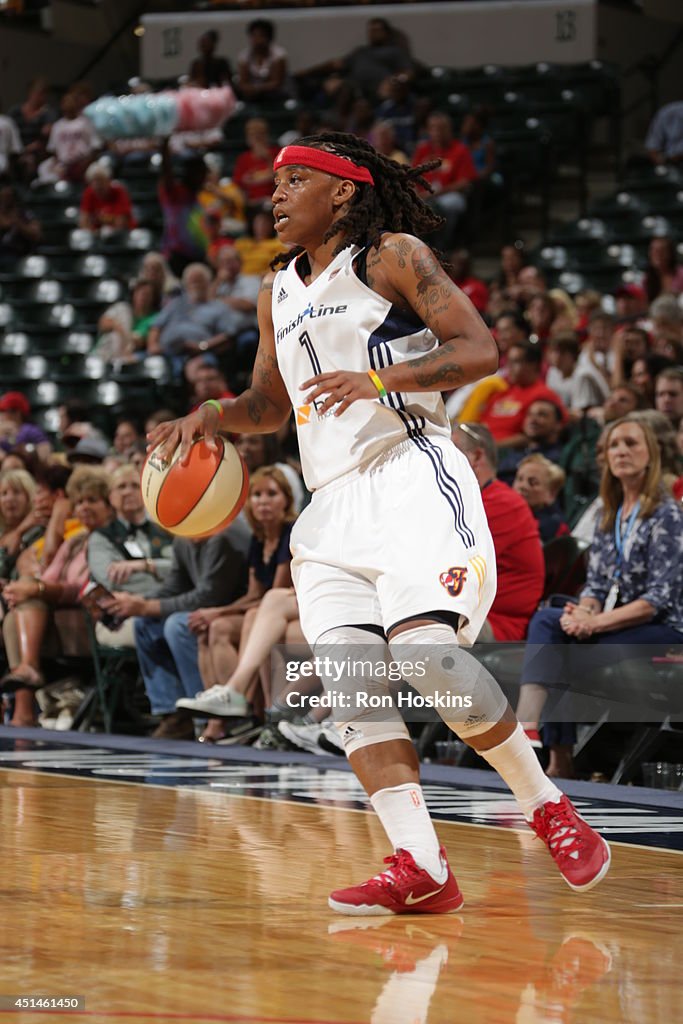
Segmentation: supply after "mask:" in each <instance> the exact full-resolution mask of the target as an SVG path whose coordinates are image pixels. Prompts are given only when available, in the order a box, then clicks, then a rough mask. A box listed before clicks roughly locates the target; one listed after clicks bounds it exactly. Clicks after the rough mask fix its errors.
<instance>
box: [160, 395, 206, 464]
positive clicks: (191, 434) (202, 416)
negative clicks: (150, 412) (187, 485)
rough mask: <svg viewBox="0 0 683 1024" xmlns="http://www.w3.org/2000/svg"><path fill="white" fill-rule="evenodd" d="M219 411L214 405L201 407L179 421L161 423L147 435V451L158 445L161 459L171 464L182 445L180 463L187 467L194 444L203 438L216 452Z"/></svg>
mask: <svg viewBox="0 0 683 1024" xmlns="http://www.w3.org/2000/svg"><path fill="white" fill-rule="evenodd" d="M219 419H220V417H219V415H218V410H217V409H215V408H214V407H213V406H212V405H200V407H199V408H198V409H195V411H194V412H191V413H189V415H187V416H183V417H181V418H180V419H178V420H170V421H169V422H168V423H159V424H158V426H156V427H154V429H153V430H150V432H149V434H148V435H147V450H148V451H152V450H153V449H154V448H156V447H157V445H161V447H160V449H159V458H160V459H163V461H164V462H170V461H171V459H172V458H173V453H174V452H175V450H176V448H177V447H178V445H180V462H181V464H182V465H187V463H188V461H189V458H190V450H191V448H192V444H193V442H194V441H195V440H196V439H197V438H198V437H203V438H204V440H205V442H206V445H207V447H208V448H211V449H212V450H214V451H215V449H216V442H215V440H214V438H215V436H216V430H217V427H218V423H219Z"/></svg>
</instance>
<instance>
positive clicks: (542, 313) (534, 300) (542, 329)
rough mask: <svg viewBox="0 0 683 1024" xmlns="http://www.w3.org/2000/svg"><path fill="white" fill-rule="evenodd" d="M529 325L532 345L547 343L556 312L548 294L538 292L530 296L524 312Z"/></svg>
mask: <svg viewBox="0 0 683 1024" xmlns="http://www.w3.org/2000/svg"><path fill="white" fill-rule="evenodd" d="M525 316H526V319H527V321H528V323H529V340H530V341H531V342H533V344H534V345H543V346H544V348H545V343H546V342H547V341H548V339H549V337H550V334H551V330H552V326H553V321H554V320H555V316H556V310H555V304H554V302H553V300H552V299H551V298H550V295H549V293H548V292H538V293H537V294H536V295H532V297H531V299H530V300H529V303H528V305H527V308H526V312H525Z"/></svg>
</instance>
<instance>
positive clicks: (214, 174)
mask: <svg viewBox="0 0 683 1024" xmlns="http://www.w3.org/2000/svg"><path fill="white" fill-rule="evenodd" d="M204 162H205V163H206V166H207V174H206V181H205V182H204V188H203V190H202V191H201V192H200V193H199V202H200V204H201V205H202V206H203V208H204V210H205V211H206V214H207V216H211V215H213V216H216V217H218V220H219V223H220V235H221V238H228V239H230V238H236V237H238V236H239V235H243V234H244V232H245V231H246V227H247V218H246V216H245V213H244V199H243V196H242V193H241V191H240V189H239V188H238V187H237V185H235V183H234V182H233V181H232V179H231V178H222V177H221V171H222V163H221V159H220V157H219V156H218V154H217V153H207V154H206V156H205V157H204ZM212 262H213V261H212Z"/></svg>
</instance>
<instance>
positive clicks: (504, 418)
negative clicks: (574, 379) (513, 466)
mask: <svg viewBox="0 0 683 1024" xmlns="http://www.w3.org/2000/svg"><path fill="white" fill-rule="evenodd" d="M541 360H542V353H541V348H540V346H539V345H532V344H531V342H524V343H519V342H516V343H515V344H514V345H513V346H512V347H511V348H510V349H509V351H508V358H507V364H506V373H507V379H508V387H507V389H506V390H505V391H503V392H501V393H500V394H494V395H492V396H491V398H490V399H489V400H488V402H487V403H486V405H485V407H484V411H483V413H482V416H481V422H482V423H484V425H485V426H487V427H488V428H489V430H490V431H491V433H492V435H493V438H494V440H495V442H496V444H497V445H498V447H499V448H500V447H504V448H507V447H509V448H522V447H524V445H525V444H526V443H527V438H526V437H525V436H524V434H523V433H522V424H523V423H524V419H525V417H526V414H527V411H528V409H529V406H530V405H531V404H532V402H535V401H536V400H537V399H539V398H545V399H547V400H548V401H550V402H554V403H555V404H556V405H558V406H559V408H560V409H561V410H562V417H563V420H566V410H565V408H564V406H563V405H562V402H561V400H560V398H559V396H558V395H556V394H555V392H554V391H552V390H551V389H550V388H549V387H546V385H545V384H544V383H543V381H542V380H541Z"/></svg>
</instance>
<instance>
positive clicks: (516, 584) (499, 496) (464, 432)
mask: <svg viewBox="0 0 683 1024" xmlns="http://www.w3.org/2000/svg"><path fill="white" fill-rule="evenodd" d="M453 441H454V443H455V445H456V447H457V448H459V449H460V451H461V452H463V453H464V455H465V457H466V458H467V461H468V462H469V464H470V466H471V467H472V469H473V470H474V475H475V476H476V478H477V482H478V483H479V486H480V488H481V497H482V500H483V502H484V512H485V513H486V518H487V520H488V524H489V529H490V530H491V536H492V538H493V546H494V548H495V550H496V570H497V573H498V589H497V591H496V597H495V599H494V602H493V605H492V607H491V611H490V612H489V615H488V618H487V620H486V622H485V623H484V627H483V629H482V631H481V633H480V634H479V641H480V642H481V643H491V641H494V640H495V641H501V642H503V641H511V640H523V639H524V638H525V636H526V631H527V626H528V624H529V620H530V618H531V616H532V615H533V613H534V612H535V611H536V608H537V607H538V602H539V601H540V599H541V595H542V593H543V585H544V581H545V563H544V560H543V549H542V547H541V541H540V538H539V533H538V524H537V522H536V520H535V518H534V516H533V515H532V513H531V511H530V509H529V506H528V504H527V502H526V501H525V500H524V499H523V498H522V497H521V496H520V495H519V494H517V493H516V492H515V491H513V490H512V488H511V487H508V485H507V484H505V483H503V482H502V481H501V480H497V479H496V446H495V443H494V440H493V438H492V436H491V432H490V431H489V430H488V429H487V428H486V427H485V426H484V425H483V424H482V423H460V424H459V426H458V427H456V428H455V429H454V431H453Z"/></svg>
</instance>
